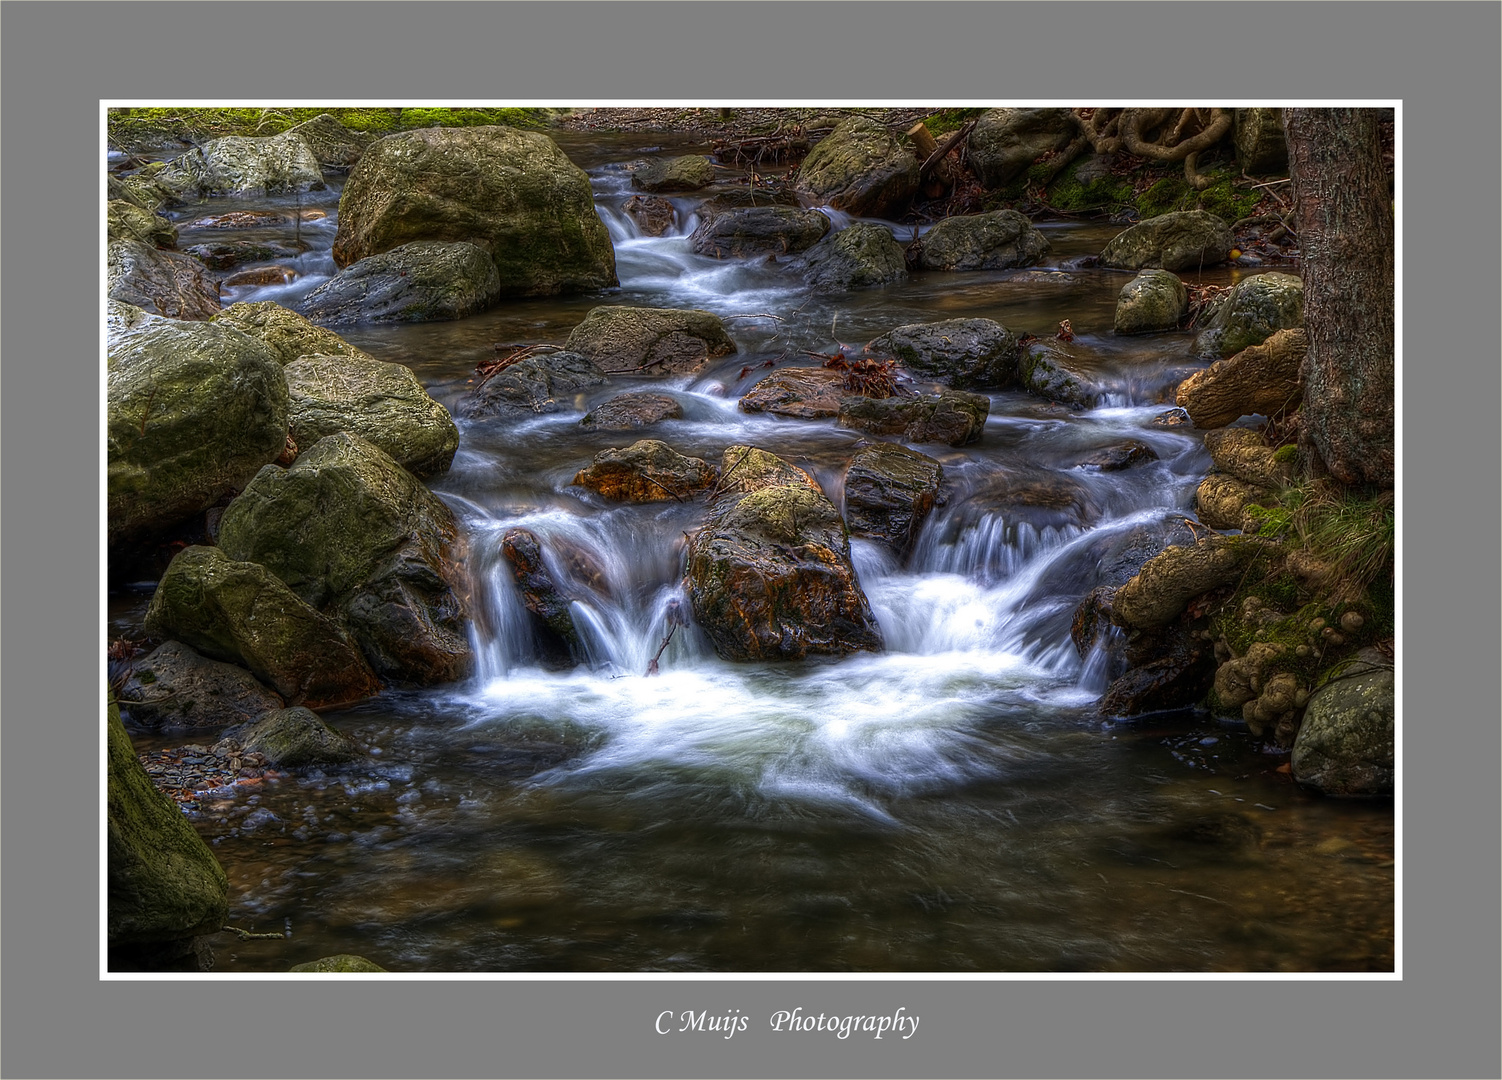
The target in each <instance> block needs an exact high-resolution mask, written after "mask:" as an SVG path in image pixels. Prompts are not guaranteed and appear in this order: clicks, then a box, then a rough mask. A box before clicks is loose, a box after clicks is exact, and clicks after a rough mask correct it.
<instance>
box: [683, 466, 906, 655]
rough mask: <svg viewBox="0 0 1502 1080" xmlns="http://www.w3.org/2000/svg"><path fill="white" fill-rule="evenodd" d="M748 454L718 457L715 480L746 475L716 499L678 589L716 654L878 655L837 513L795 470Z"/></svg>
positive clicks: (875, 632)
mask: <svg viewBox="0 0 1502 1080" xmlns="http://www.w3.org/2000/svg"><path fill="white" fill-rule="evenodd" d="M748 449H749V448H747V447H739V446H732V447H730V448H729V449H727V450H726V451H725V456H724V459H723V461H722V464H721V473H722V475H724V476H726V477H727V478H728V476H729V474H730V471H731V470H732V469H733V468H735V467H736V466H738V465H739V466H741V467H742V468H745V469H746V474H745V475H741V476H739V477H738V478H737V480H738V484H739V485H740V488H739V492H740V493H736V494H732V493H731V492H725V493H723V494H722V497H721V500H720V501H719V502H718V503H716V504H715V506H714V507H713V508H712V509H711V510H710V512H709V516H708V519H707V521H706V522H705V524H704V527H703V528H702V529H700V530H699V532H698V533H696V534H695V535H694V538H693V540H692V541H691V542H690V543H689V549H688V568H687V574H686V577H685V582H684V584H685V587H686V589H687V592H688V596H689V601H690V603H691V604H692V606H693V612H694V618H695V620H696V621H697V622H698V624H699V626H700V627H702V628H703V630H704V632H705V633H706V634H707V635H708V636H709V639H710V641H711V642H713V644H714V647H715V651H716V652H718V653H719V654H720V655H721V656H722V657H724V658H725V659H727V660H794V659H801V658H803V657H806V656H810V655H819V654H822V655H845V654H848V653H852V652H858V651H863V650H865V651H879V650H880V649H881V648H882V647H883V646H882V638H881V630H880V628H879V627H878V626H877V625H876V620H875V618H874V617H873V616H872V614H871V607H870V604H869V603H868V601H867V600H866V595H865V593H864V592H863V591H862V590H861V587H860V582H859V581H858V580H857V578H856V575H855V567H854V565H853V564H852V563H851V561H850V539H849V536H848V535H847V533H846V531H845V523H844V522H843V521H842V520H841V518H840V514H839V511H838V510H836V509H835V507H834V504H833V503H831V502H830V501H829V500H828V499H827V498H825V497H824V494H823V493H822V492H821V491H820V490H819V489H818V487H817V485H815V484H814V483H813V481H812V480H811V479H809V478H808V477H807V475H806V474H802V471H801V470H797V469H794V468H793V467H792V466H788V465H786V464H785V463H784V464H783V468H782V469H776V468H772V467H765V468H763V467H762V464H761V462H760V461H752V460H751V457H752V456H751V455H750V454H748V453H746V451H747V450H748ZM768 456H770V455H768ZM779 476H783V477H786V479H785V480H783V481H782V482H777V478H778V477H779ZM757 485H761V486H757Z"/></svg>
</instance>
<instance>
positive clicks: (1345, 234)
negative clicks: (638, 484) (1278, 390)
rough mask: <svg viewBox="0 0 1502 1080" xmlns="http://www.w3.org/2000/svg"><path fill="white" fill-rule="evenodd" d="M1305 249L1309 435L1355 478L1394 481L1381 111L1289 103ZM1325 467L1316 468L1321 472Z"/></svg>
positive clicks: (1321, 456) (1310, 442) (1389, 239)
mask: <svg viewBox="0 0 1502 1080" xmlns="http://www.w3.org/2000/svg"><path fill="white" fill-rule="evenodd" d="M1283 115H1284V123H1285V127H1286V129H1287V134H1288V167H1289V174H1290V176H1291V177H1292V179H1293V194H1294V220H1295V222H1296V224H1297V228H1298V235H1299V247H1300V249H1301V251H1302V260H1303V277H1304V325H1305V328H1306V329H1307V331H1308V335H1309V352H1308V355H1307V356H1306V357H1305V359H1304V366H1303V372H1302V377H1303V382H1304V406H1303V433H1302V435H1301V443H1302V444H1303V445H1304V447H1305V449H1306V450H1309V451H1311V452H1312V455H1313V457H1314V459H1315V460H1316V462H1317V463H1318V465H1322V466H1323V468H1324V470H1325V471H1328V472H1329V474H1330V475H1331V476H1333V477H1334V478H1335V479H1336V480H1339V481H1340V482H1341V483H1343V484H1347V485H1357V484H1362V485H1375V486H1379V487H1384V488H1391V487H1392V486H1393V476H1394V473H1395V469H1396V463H1395V456H1396V455H1395V423H1394V410H1395V396H1396V365H1395V358H1394V352H1395V341H1394V338H1395V320H1396V316H1395V312H1394V288H1393V265H1394V251H1393V232H1394V228H1393V203H1392V195H1391V192H1390V190H1389V188H1388V179H1387V174H1386V170H1385V168H1384V167H1383V161H1382V148H1381V143H1380V137H1379V131H1378V122H1379V121H1380V120H1381V118H1382V112H1381V110H1378V109H1286V110H1284V114H1283ZM1316 471H1318V470H1316Z"/></svg>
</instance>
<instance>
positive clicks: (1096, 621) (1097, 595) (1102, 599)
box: [1069, 585, 1117, 660]
mask: <svg viewBox="0 0 1502 1080" xmlns="http://www.w3.org/2000/svg"><path fill="white" fill-rule="evenodd" d="M1116 589H1117V586H1115V585H1097V586H1096V587H1095V588H1093V589H1091V590H1090V591H1089V592H1088V593H1086V594H1085V598H1084V599H1083V600H1081V601H1080V602H1079V605H1078V606H1077V607H1076V608H1075V609H1074V617H1073V618H1072V619H1070V620H1069V640H1070V641H1072V642H1074V650H1075V652H1077V653H1079V654H1080V659H1082V660H1083V659H1084V658H1085V657H1086V656H1088V655H1089V654H1090V650H1091V649H1093V648H1095V643H1096V642H1097V641H1099V640H1100V638H1101V635H1102V634H1103V633H1104V632H1105V631H1106V630H1107V629H1108V628H1109V627H1110V626H1111V598H1112V597H1113V596H1115V595H1116Z"/></svg>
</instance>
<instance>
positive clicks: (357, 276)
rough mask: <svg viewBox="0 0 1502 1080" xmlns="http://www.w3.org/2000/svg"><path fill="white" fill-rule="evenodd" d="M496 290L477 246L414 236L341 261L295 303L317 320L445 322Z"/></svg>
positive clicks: (491, 299) (495, 295)
mask: <svg viewBox="0 0 1502 1080" xmlns="http://www.w3.org/2000/svg"><path fill="white" fill-rule="evenodd" d="M501 295H502V290H501V279H500V277H499V275H498V274H497V273H496V269H495V263H494V262H493V261H492V260H491V258H490V256H489V255H488V254H486V252H485V251H484V250H482V249H481V248H479V247H476V246H475V245H474V244H466V243H456V244H445V243H438V242H434V241H426V240H416V241H413V242H412V243H410V244H403V245H402V246H401V247H397V248H392V249H391V250H390V251H384V252H381V253H380V254H378V255H371V256H368V257H367V258H364V259H361V260H360V261H359V262H356V263H352V264H350V265H349V266H346V267H345V268H344V269H343V270H341V271H339V273H337V274H335V275H334V276H333V277H331V278H329V279H328V280H327V281H325V282H324V283H323V284H322V285H320V286H318V288H316V289H314V290H313V291H312V292H310V293H309V294H308V295H307V296H306V297H304V298H303V300H302V303H301V305H300V307H301V309H302V312H303V314H305V315H307V316H308V318H309V319H313V320H315V321H317V322H321V323H353V322H447V321H450V320H453V319H463V318H466V317H467V316H470V315H474V314H476V313H478V312H481V311H486V310H488V309H490V308H492V307H494V306H495V305H496V303H497V302H498V301H499V300H500V298H501Z"/></svg>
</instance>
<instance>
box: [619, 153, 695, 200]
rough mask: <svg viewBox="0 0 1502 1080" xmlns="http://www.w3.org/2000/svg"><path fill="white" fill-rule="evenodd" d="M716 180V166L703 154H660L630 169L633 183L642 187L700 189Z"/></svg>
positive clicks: (659, 190)
mask: <svg viewBox="0 0 1502 1080" xmlns="http://www.w3.org/2000/svg"><path fill="white" fill-rule="evenodd" d="M712 183H714V166H713V165H711V164H710V163H709V159H708V158H706V157H704V156H703V155H701V154H689V155H686V156H683V157H673V158H657V159H656V160H653V161H649V162H648V163H647V164H646V165H643V166H642V167H641V168H639V169H636V170H633V172H632V173H631V186H632V187H634V188H637V189H639V190H641V191H651V192H662V191H698V190H699V189H700V188H703V187H708V186H709V185H710V184H712Z"/></svg>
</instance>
